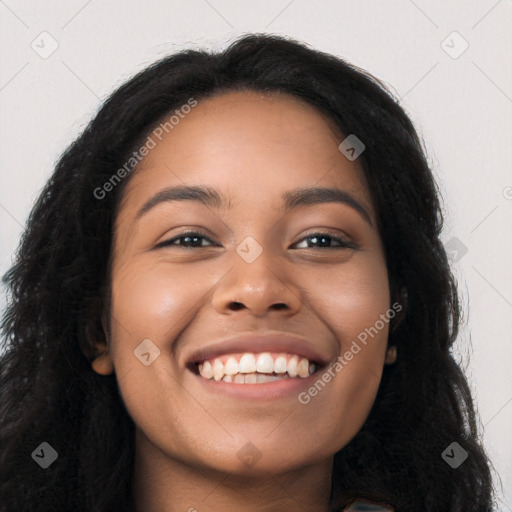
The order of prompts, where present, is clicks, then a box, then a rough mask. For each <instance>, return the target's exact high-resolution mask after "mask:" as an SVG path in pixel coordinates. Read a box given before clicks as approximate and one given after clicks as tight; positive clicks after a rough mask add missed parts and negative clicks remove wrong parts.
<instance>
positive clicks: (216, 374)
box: [213, 359, 224, 382]
mask: <svg viewBox="0 0 512 512" xmlns="http://www.w3.org/2000/svg"><path fill="white" fill-rule="evenodd" d="M222 377H224V365H223V364H222V361H221V360H220V359H215V361H214V362H213V378H214V379H215V380H216V381H217V382H218V381H219V380H220V379H222Z"/></svg>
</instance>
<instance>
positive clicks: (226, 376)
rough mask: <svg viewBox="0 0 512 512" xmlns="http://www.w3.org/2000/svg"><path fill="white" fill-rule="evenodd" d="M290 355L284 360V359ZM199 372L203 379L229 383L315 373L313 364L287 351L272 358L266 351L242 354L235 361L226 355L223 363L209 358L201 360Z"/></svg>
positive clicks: (304, 375) (277, 378) (260, 381)
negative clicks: (226, 357) (238, 360)
mask: <svg viewBox="0 0 512 512" xmlns="http://www.w3.org/2000/svg"><path fill="white" fill-rule="evenodd" d="M288 357H290V359H289V361H288V362H287V358H288ZM198 369H199V374H200V375H201V376H202V377H204V378H205V379H209V380H211V379H214V380H215V381H217V382H219V381H223V382H233V383H236V384H256V383H262V382H272V381H275V380H279V379H287V378H289V377H291V378H296V377H300V378H306V377H309V375H311V374H312V373H314V372H315V370H316V367H315V364H314V363H310V362H309V361H308V359H307V358H306V357H300V356H297V355H292V356H289V355H288V354H284V353H282V354H278V355H277V357H276V359H275V360H274V359H273V358H272V354H271V353H270V352H262V353H260V354H251V353H249V352H247V353H245V354H243V355H242V357H241V358H240V362H239V363H238V362H237V360H236V358H235V357H233V356H229V357H228V359H227V360H226V363H225V364H223V363H222V361H221V359H220V358H215V359H214V360H213V361H211V360H210V361H204V362H203V363H200V364H199V365H198Z"/></svg>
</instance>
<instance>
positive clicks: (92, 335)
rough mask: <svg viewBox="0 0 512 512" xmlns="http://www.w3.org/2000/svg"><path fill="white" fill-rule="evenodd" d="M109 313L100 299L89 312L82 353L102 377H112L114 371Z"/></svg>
mask: <svg viewBox="0 0 512 512" xmlns="http://www.w3.org/2000/svg"><path fill="white" fill-rule="evenodd" d="M107 315H108V312H107V311H106V308H105V307H103V302H102V301H101V300H100V299H97V300H95V301H94V303H93V305H92V306H91V308H90V310H89V312H88V318H87V324H86V327H85V344H84V346H82V347H81V348H82V352H83V354H84V355H85V356H86V357H87V359H88V361H89V362H90V364H91V367H92V369H93V370H94V371H95V372H96V373H99V374H100V375H110V374H111V373H113V371H114V367H113V363H112V359H111V356H110V353H109V350H108V340H109V328H108V327H109V322H108V316H107Z"/></svg>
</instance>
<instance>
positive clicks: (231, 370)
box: [224, 357, 238, 375]
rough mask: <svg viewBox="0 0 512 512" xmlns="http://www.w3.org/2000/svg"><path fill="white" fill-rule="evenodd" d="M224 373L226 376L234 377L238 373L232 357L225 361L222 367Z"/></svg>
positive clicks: (235, 362)
mask: <svg viewBox="0 0 512 512" xmlns="http://www.w3.org/2000/svg"><path fill="white" fill-rule="evenodd" d="M224 373H225V374H226V375H236V374H237V373H238V363H237V361H236V359H235V358H234V357H230V358H229V359H228V360H227V361H226V365H225V366H224Z"/></svg>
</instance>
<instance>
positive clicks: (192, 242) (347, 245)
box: [156, 231, 357, 250]
mask: <svg viewBox="0 0 512 512" xmlns="http://www.w3.org/2000/svg"><path fill="white" fill-rule="evenodd" d="M201 240H206V241H208V242H210V244H209V245H203V244H201ZM303 240H311V242H312V244H318V247H317V248H319V249H337V250H340V249H357V245H356V244H354V243H353V242H351V241H348V240H345V239H343V238H340V237H339V236H336V235H334V234H332V233H312V234H310V235H308V236H306V237H304V238H302V239H301V240H300V241H299V242H297V243H296V244H294V245H295V246H297V245H298V244H299V243H303ZM178 241H183V243H176V242H178ZM329 241H331V243H332V242H335V243H336V244H337V246H332V245H331V244H329ZM170 246H175V247H182V248H184V249H200V248H203V247H211V246H216V247H220V246H221V245H220V244H218V243H216V242H213V240H211V238H209V237H208V236H206V235H205V234H204V233H202V232H201V231H187V232H185V233H182V234H181V235H179V236H176V237H174V238H170V239H169V240H164V241H163V242H160V243H159V244H157V245H156V248H160V247H170ZM298 248H299V249H312V248H314V247H312V246H311V245H310V244H308V245H307V247H298Z"/></svg>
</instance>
